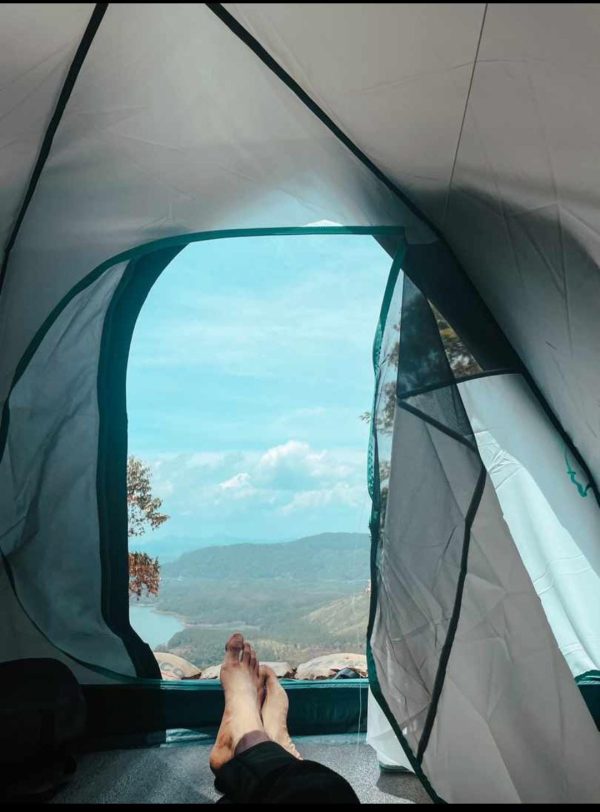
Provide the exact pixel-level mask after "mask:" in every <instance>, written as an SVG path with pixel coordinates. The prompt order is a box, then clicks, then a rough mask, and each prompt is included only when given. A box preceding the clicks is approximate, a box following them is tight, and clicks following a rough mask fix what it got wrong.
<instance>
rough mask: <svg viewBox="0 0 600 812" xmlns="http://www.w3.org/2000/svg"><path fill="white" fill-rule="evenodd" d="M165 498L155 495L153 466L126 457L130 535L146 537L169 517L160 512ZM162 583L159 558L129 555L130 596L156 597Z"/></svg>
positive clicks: (128, 529) (141, 554) (136, 553)
mask: <svg viewBox="0 0 600 812" xmlns="http://www.w3.org/2000/svg"><path fill="white" fill-rule="evenodd" d="M161 505H162V499H160V497H158V496H153V495H152V483H151V481H150V467H149V466H147V465H144V463H143V462H142V461H141V460H140V459H138V458H137V457H133V456H131V457H128V458H127V516H128V528H127V533H128V536H129V537H130V538H131V537H132V536H143V535H144V533H145V532H146V531H147V530H148V529H150V530H156V528H157V527H160V526H161V524H164V522H166V521H167V519H168V518H169V517H168V516H167V515H166V514H164V513H160V507H161ZM159 584H160V564H159V562H158V558H151V556H149V555H148V554H147V553H139V552H134V553H131V552H130V553H129V594H130V596H135V597H136V599H137V600H139V599H140V598H141V596H142V595H143V594H147V595H157V594H158V588H159Z"/></svg>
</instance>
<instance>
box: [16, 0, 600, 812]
mask: <svg viewBox="0 0 600 812" xmlns="http://www.w3.org/2000/svg"><path fill="white" fill-rule="evenodd" d="M599 35H600V6H599V5H597V4H566V3H564V4H544V3H540V4H528V3H523V4H496V3H490V4H478V3H472V4H411V3H397V4H395V3H394V4H378V3H370V4H367V3H352V4H333V3H332V4H328V3H314V4H300V3H275V4H261V3H241V4H236V3H224V4H218V3H208V4H177V3H169V4H167V3H155V4H133V3H122V4H105V3H99V4H96V5H93V4H83V3H82V4H78V3H77V4H76V3H73V4H60V3H57V4H54V3H49V4H33V3H32V4H30V3H24V4H3V5H1V6H0V178H1V185H0V189H1V191H0V240H2V246H3V255H2V265H1V270H0V347H1V351H0V399H1V402H2V411H1V422H0V615H1V617H2V620H1V622H0V686H1V687H2V691H0V720H2V725H1V726H0V728H1V729H2V733H0V737H1V739H0V740H1V741H2V748H0V753H1V757H2V761H0V766H1V767H2V774H3V775H6V771H7V769H8V768H7V765H9V767H10V768H11V769H13V768H14V766H15V763H18V756H19V753H20V752H21V750H20V749H19V748H24V749H23V751H22V752H25V750H26V749H27V745H28V744H32V742H33V741H34V740H36V741H37V739H36V736H38V738H39V737H42V738H43V737H44V736H47V734H48V730H47V726H46V727H44V726H43V725H42V727H41V728H40V730H39V731H38V730H37V728H35V725H33V723H32V726H30V729H28V730H25V727H26V726H24V725H23V724H22V723H21V721H22V720H21V717H19V715H18V714H19V712H22V713H23V714H25V717H23V718H28V719H29V720H31V719H33V718H34V716H35V713H38V715H39V714H42V716H41V717H40V718H42V717H43V718H45V719H48V718H50V719H51V720H52V719H60V725H64V726H65V728H66V727H68V725H67V723H66V722H65V721H64V718H66V717H64V714H63V716H62V717H61V716H60V712H61V711H60V709H61V708H62V707H63V705H62V704H61V703H66V702H67V698H66V693H67V692H66V689H65V692H64V694H61V695H60V697H58V694H57V695H56V696H55V697H54V699H53V698H52V696H53V695H52V690H51V688H52V685H53V684H54V683H53V682H52V679H50V677H48V678H47V679H46V680H42V679H39V678H38V679H37V681H36V679H35V678H33V677H32V678H31V680H30V681H28V680H27V679H24V678H23V675H24V674H27V673H29V672H28V671H27V669H28V668H35V662H38V663H42V662H45V663H47V662H48V661H52V662H53V663H54V667H55V668H56V669H58V668H59V665H60V664H63V665H64V666H67V667H68V669H69V670H70V672H71V674H72V675H74V682H73V684H72V685H70V688H69V690H70V691H71V693H72V695H75V694H76V693H77V692H79V693H80V694H81V696H82V698H83V700H82V701H83V702H84V705H85V714H84V717H82V720H81V724H80V727H79V728H77V730H75V728H73V729H72V730H70V732H69V733H68V736H67V733H65V735H66V736H67V737H69V736H70V737H71V738H73V739H74V740H76V741H77V747H78V750H81V751H87V752H88V754H89V755H88V756H86V757H85V758H95V759H96V761H94V762H93V766H91V767H90V766H89V764H92V762H88V767H86V762H85V760H84V761H82V772H81V773H80V775H79V777H76V778H75V779H74V780H73V782H72V784H71V787H70V788H68V789H67V790H66V791H65V792H66V793H67V794H66V795H65V794H63V798H65V799H67V800H73V801H78V800H82V799H88V800H89V799H92V800H108V801H110V800H112V801H119V800H132V799H133V798H134V797H139V793H140V792H141V790H140V785H139V783H137V784H136V781H135V780H134V779H133V777H131V780H129V777H128V779H127V781H125V782H120V783H119V782H116V781H115V780H114V778H115V775H116V774H121V773H123V772H126V771H127V770H131V771H132V772H134V773H135V771H136V769H137V767H136V766H135V765H138V766H140V765H142V764H145V767H144V768H143V769H145V770H146V772H150V773H152V774H153V775H154V773H153V771H154V770H156V773H155V779H156V782H157V783H155V784H154V785H153V786H154V787H155V789H156V792H154V794H153V795H152V798H151V799H152V800H155V801H162V802H168V801H169V800H172V798H170V797H168V792H169V787H170V786H171V785H170V784H169V782H168V781H167V778H166V776H167V774H168V773H169V771H170V770H172V769H175V768H174V767H173V765H174V764H175V763H177V764H179V767H178V768H177V769H179V770H181V771H182V772H181V774H182V775H185V781H184V782H183V784H181V786H184V787H188V788H190V794H188V795H186V794H185V792H184V794H183V795H180V796H178V798H177V799H183V800H190V801H191V800H196V801H199V800H214V797H215V796H214V794H213V795H211V794H210V793H209V792H206V793H204V791H203V790H202V788H198V786H199V785H197V784H195V783H194V781H195V778H194V770H196V769H197V764H198V760H199V759H200V757H202V758H205V755H204V754H205V752H206V741H207V740H208V739H210V737H211V736H213V735H214V732H215V729H216V726H217V725H218V721H219V717H220V715H221V713H222V709H223V695H222V691H221V688H220V685H219V683H218V681H207V682H204V683H203V682H202V681H200V682H197V681H193V680H186V679H184V680H180V681H176V682H171V681H166V680H162V679H161V674H160V670H159V668H158V664H157V661H156V658H155V657H154V654H153V652H152V651H151V649H150V647H149V646H148V645H147V644H146V643H145V642H144V641H143V640H142V639H141V638H140V636H139V635H138V634H137V633H136V632H135V631H134V629H133V628H132V626H131V624H130V619H129V595H128V583H129V581H128V579H129V573H128V528H127V455H128V422H127V420H128V416H127V398H126V382H127V365H128V357H129V350H130V345H131V340H132V335H133V331H134V329H135V324H136V321H137V318H138V316H139V314H140V311H141V310H142V307H143V305H144V302H145V301H146V298H147V297H148V295H149V293H150V291H151V289H152V286H153V284H154V283H155V282H156V280H157V279H158V278H159V276H160V274H161V273H162V272H163V271H164V270H165V268H167V267H168V266H169V264H170V263H171V262H172V261H173V260H174V258H175V257H177V256H178V255H179V254H180V252H182V251H183V250H184V249H186V247H187V246H190V245H192V244H194V243H206V242H208V241H214V240H223V239H238V238H248V239H251V238H255V237H261V236H263V237H264V236H267V235H276V236H281V237H288V238H290V239H291V238H292V237H293V238H294V239H296V238H299V237H301V236H302V235H337V236H339V235H362V236H364V237H370V238H373V239H374V240H377V242H378V244H379V245H380V246H381V248H382V249H383V250H384V251H385V252H386V253H387V255H388V256H389V266H390V270H389V276H388V279H387V284H386V286H385V291H384V292H383V295H382V301H381V305H380V312H379V319H378V323H377V324H376V325H374V334H375V337H374V342H373V347H372V360H373V371H374V383H373V393H372V394H373V400H372V403H373V406H372V410H371V415H370V434H369V441H368V449H367V450H366V453H367V455H368V472H367V475H366V477H365V479H366V482H365V485H366V487H368V493H369V496H370V501H371V506H372V507H371V515H370V520H369V521H368V527H365V530H368V531H369V532H370V535H371V547H370V573H369V575H370V580H371V593H370V612H369V623H368V629H367V631H366V640H365V645H366V659H367V668H368V681H367V680H359V681H353V680H347V681H335V680H322V681H319V682H303V681H296V682H295V684H291V683H290V684H289V685H287V684H286V688H287V689H288V691H289V696H290V729H291V732H292V735H294V736H303V735H304V736H309V737H314V736H318V737H319V739H317V740H316V742H315V740H313V739H312V738H311V739H310V740H307V748H309V750H310V748H311V747H313V748H314V749H313V752H314V753H316V754H318V756H319V757H321V758H322V759H323V760H327V759H329V760H330V762H329V763H332V764H333V763H334V762H335V763H338V762H339V763H340V765H341V766H340V767H339V769H340V772H344V770H346V772H347V774H348V775H349V776H350V778H351V781H352V780H354V781H355V782H357V783H360V782H362V783H363V784H364V787H365V790H364V794H363V796H361V797H362V798H363V799H364V800H381V797H380V796H377V794H376V793H375V795H374V794H373V793H372V792H368V791H367V789H366V786H367V784H368V785H369V786H371V788H373V787H374V785H375V783H378V785H379V781H381V780H382V777H378V776H379V773H378V769H377V765H376V763H375V762H374V761H373V754H372V751H369V750H368V749H367V748H366V746H365V745H364V742H363V739H362V738H361V735H362V733H363V732H364V730H365V727H366V726H367V721H366V709H367V698H368V694H370V695H371V696H372V700H373V701H374V702H375V703H376V704H377V707H378V708H379V710H380V711H381V712H382V714H383V715H384V717H385V719H386V720H387V723H388V725H389V727H390V728H391V730H393V732H394V735H395V737H396V739H397V743H398V744H399V745H400V746H401V748H402V752H403V754H404V757H405V758H406V761H407V763H408V764H409V765H410V769H411V771H412V772H414V774H415V776H416V778H415V779H411V780H414V781H415V786H416V781H417V779H418V781H419V782H420V785H419V788H418V789H415V786H413V785H411V786H410V787H409V786H408V784H406V783H405V784H404V785H403V788H402V787H401V788H400V789H398V786H400V785H398V784H394V785H393V787H392V785H391V784H388V785H386V786H387V787H388V789H387V790H386V789H383V792H386V793H387V796H388V797H387V800H388V801H389V800H392V801H394V800H401V799H402V798H404V799H412V800H416V801H417V802H424V801H426V800H428V799H430V800H433V801H434V802H440V801H446V802H484V803H485V802H487V803H514V802H519V803H527V802H533V803H573V802H580V803H583V802H593V801H597V800H598V799H599V798H600V773H599V771H598V769H597V765H598V764H599V763H600V738H599V736H598V724H599V721H598V719H599V699H598V697H599V693H600V622H599V621H600V588H599V587H600V491H599V489H598V485H597V482H598V478H599V477H600V439H599V438H600V412H599V405H600V376H599V375H598V374H597V366H598V360H597V359H598V351H597V350H598V346H600V319H598V317H597V311H598V304H599V303H600V272H599V270H598V263H599V261H600V236H599V235H600V206H599V203H600V200H599V193H598V188H600V184H599V181H600V161H599V160H598V154H599V151H600V143H599V139H598V132H599V131H600V127H599V123H600V122H599V121H598V118H599V116H600V113H599V112H598V111H599V110H600V81H599V79H600V57H599V56H598V53H599V52H598V48H597V42H598V37H599ZM315 224H316V225H315ZM332 307H335V302H332ZM366 524H367V523H366ZM31 673H33V672H31ZM48 673H50V672H48ZM52 673H54V674H55V675H56V679H57V684H58V683H59V677H58V675H59V671H57V670H55V671H54V672H52ZM57 697H58V698H57ZM38 700H39V701H38ZM19 703H22V704H21V705H19ZM44 703H45V704H44ZM15 709H16V710H15ZM17 711H18V712H17ZM35 718H36V719H37V717H35ZM36 724H37V722H36ZM60 725H59V727H60ZM75 727H76V726H75ZM182 730H187V731H194V733H195V735H196V739H195V742H196V743H195V744H191V745H190V744H189V743H188V744H187V745H186V746H187V747H191V748H192V749H188V750H184V748H183V747H182V746H181V747H180V745H181V744H182V743H185V740H186V737H185V736H184V735H182V736H181V742H180V743H179V745H178V746H177V747H176V746H175V745H176V744H177V739H178V737H177V733H176V731H182ZM36 731H37V732H36ZM357 731H359V732H360V735H358V734H357ZM54 732H55V734H56V730H55V731H54ZM38 734H39V735H38ZM42 734H44V736H42ZM75 734H76V735H75ZM350 734H353V735H354V738H353V739H352V740H351V741H350V740H349V739H345V738H343V737H344V736H349V735H350ZM336 736H338V737H342V738H338V739H336V738H335V737H336ZM28 737H29V739H28ZM187 741H188V742H189V739H187ZM34 743H35V742H34ZM17 745H18V746H17ZM32 746H33V745H32ZM130 746H135V747H137V748H138V749H137V750H136V751H129V750H124V749H123V748H125V747H130ZM327 746H330V747H331V748H332V749H330V750H329V751H328V750H327ZM178 747H180V749H178ZM194 748H196V749H194ZM344 748H346V749H344ZM7 753H9V754H11V757H10V758H9V757H8V756H7V755H6V754H7ZM178 753H181V754H182V755H181V756H180V757H179V756H178V755H177V754H178ZM328 753H329V755H328ZM132 754H133V755H132ZM174 754H175V755H174ZM184 754H185V755H184ZM113 756H114V757H113ZM11 758H12V761H11ZM178 758H180V760H179V761H177V759H178ZM15 759H17V761H16V762H15ZM336 759H337V761H336ZM369 759H370V760H369ZM344 764H345V766H344ZM161 765H162V766H161ZM363 767H364V773H363V772H361V770H362V768H363ZM97 770H100V771H103V772H104V775H105V781H104V783H103V784H102V786H101V787H100V789H97V792H96V795H94V794H93V791H94V790H93V783H94V780H93V775H94V773H95V772H96V771H97ZM76 775H77V774H76ZM161 775H163V776H164V781H163V782H162V783H161V782H160V776H161ZM397 780H401V779H397ZM402 780H403V781H405V782H406V781H408V780H409V779H402ZM128 781H129V783H128ZM194 787H196V789H194ZM390 787H392V788H391V789H390ZM421 787H422V792H421ZM69 792H71V795H68V793H69ZM403 792H404V793H405V794H404V795H403V794H402V793H403ZM128 793H129V794H128ZM136 793H138V794H137V795H136ZM184 795H185V797H184ZM398 796H399V797H398ZM56 797H57V800H60V798H61V796H60V794H59V795H58V796H56Z"/></svg>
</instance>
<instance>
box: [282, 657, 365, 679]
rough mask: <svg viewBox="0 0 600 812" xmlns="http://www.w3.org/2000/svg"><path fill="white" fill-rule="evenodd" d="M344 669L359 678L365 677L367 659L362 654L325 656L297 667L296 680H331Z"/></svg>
mask: <svg viewBox="0 0 600 812" xmlns="http://www.w3.org/2000/svg"><path fill="white" fill-rule="evenodd" d="M344 668H349V669H352V671H355V672H356V673H357V674H359V675H360V676H361V677H366V676H367V658H366V657H365V655H364V654H345V653H344V654H325V655H323V656H322V657H315V658H314V660H309V661H308V662H307V663H302V664H301V665H299V666H298V668H297V669H296V679H331V678H332V677H335V676H336V674H337V673H338V672H339V671H342V670H343V669H344Z"/></svg>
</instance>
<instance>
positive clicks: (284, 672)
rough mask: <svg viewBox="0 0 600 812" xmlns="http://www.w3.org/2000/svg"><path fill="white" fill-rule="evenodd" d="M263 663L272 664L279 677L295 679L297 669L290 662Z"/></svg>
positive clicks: (271, 666)
mask: <svg viewBox="0 0 600 812" xmlns="http://www.w3.org/2000/svg"><path fill="white" fill-rule="evenodd" d="M263 665H268V666H270V668H272V669H273V671H274V672H275V676H276V677H279V679H293V677H294V674H295V673H296V669H295V668H293V667H292V666H291V665H290V664H289V663H263Z"/></svg>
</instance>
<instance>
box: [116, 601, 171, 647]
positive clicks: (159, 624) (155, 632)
mask: <svg viewBox="0 0 600 812" xmlns="http://www.w3.org/2000/svg"><path fill="white" fill-rule="evenodd" d="M129 621H130V623H131V625H132V626H133V628H134V629H135V631H136V632H137V633H138V634H139V636H140V637H141V638H142V640H144V641H145V642H146V643H148V645H149V646H150V648H155V647H156V646H158V645H159V644H160V643H168V642H169V640H170V639H171V637H173V635H174V634H176V633H177V632H180V631H181V630H182V629H184V628H185V625H184V624H183V623H182V622H181V621H180V620H179V618H176V617H173V615H163V614H161V613H160V612H157V611H156V610H155V609H154V608H153V607H152V606H130V607H129Z"/></svg>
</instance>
